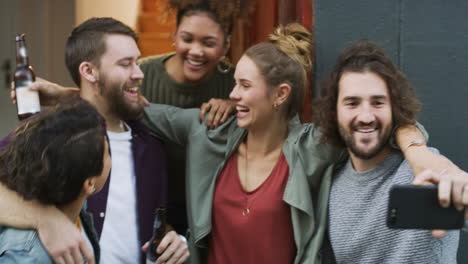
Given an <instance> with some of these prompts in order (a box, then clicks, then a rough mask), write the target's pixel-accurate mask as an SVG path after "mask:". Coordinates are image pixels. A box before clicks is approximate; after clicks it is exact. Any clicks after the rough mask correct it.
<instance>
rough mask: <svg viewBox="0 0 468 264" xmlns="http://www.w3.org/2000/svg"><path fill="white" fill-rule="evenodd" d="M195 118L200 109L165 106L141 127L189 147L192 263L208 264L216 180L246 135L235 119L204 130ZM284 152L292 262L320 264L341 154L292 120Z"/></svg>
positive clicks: (152, 109) (150, 111)
mask: <svg viewBox="0 0 468 264" xmlns="http://www.w3.org/2000/svg"><path fill="white" fill-rule="evenodd" d="M198 114H199V109H186V110H183V109H180V108H176V107H172V106H167V105H156V104H152V105H151V106H149V107H146V108H145V116H146V118H145V119H146V121H145V122H146V123H147V126H148V127H149V128H150V131H151V133H153V134H154V135H156V136H158V137H160V138H162V139H163V140H169V141H172V142H174V143H176V144H178V145H180V146H181V147H186V148H187V171H186V175H187V179H186V191H187V207H188V209H187V210H188V218H189V219H188V222H189V227H190V229H191V234H190V238H189V246H190V254H191V260H192V262H191V263H193V264H199V263H200V264H201V263H206V256H207V246H208V240H209V234H210V232H211V210H212V203H213V193H214V189H215V182H216V178H217V177H218V175H219V174H220V173H221V171H222V169H223V168H224V166H225V163H226V161H227V160H228V159H229V157H230V156H231V155H232V154H233V153H234V152H235V151H236V150H237V148H238V146H239V144H240V143H241V142H242V139H243V138H244V136H245V135H246V130H245V129H242V128H239V127H238V126H237V119H236V117H234V116H233V117H231V118H229V119H228V121H227V122H226V123H224V124H223V125H221V126H220V127H218V128H217V129H214V130H208V129H207V128H206V126H205V125H204V124H201V123H200V121H199V119H198ZM283 153H284V155H285V157H286V160H287V162H288V165H289V179H288V182H287V185H286V189H285V192H284V196H283V200H284V201H285V202H286V203H287V204H289V205H290V207H291V218H292V219H291V220H292V224H293V231H294V241H295V243H296V248H297V254H296V257H295V260H294V263H308V264H310V263H319V262H320V247H321V244H322V239H323V237H324V235H325V228H326V221H327V205H328V194H329V191H330V185H331V177H332V173H333V169H334V167H333V166H334V165H333V164H334V163H335V162H336V161H337V160H338V159H339V158H340V157H341V156H342V151H339V150H336V149H335V150H334V149H332V148H331V147H330V146H327V145H324V144H321V143H320V133H319V132H318V129H316V128H315V127H314V126H313V125H312V124H304V125H302V124H300V123H299V121H298V119H297V118H296V119H294V120H293V121H291V122H290V124H289V134H288V138H287V139H286V141H285V143H284V145H283ZM278 228H281V227H278ZM278 243H281V241H278Z"/></svg>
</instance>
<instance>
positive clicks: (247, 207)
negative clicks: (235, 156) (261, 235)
mask: <svg viewBox="0 0 468 264" xmlns="http://www.w3.org/2000/svg"><path fill="white" fill-rule="evenodd" d="M280 146H282V144H280ZM280 149H281V148H280ZM248 153H249V151H248V148H247V142H245V160H244V162H245V164H244V175H245V176H244V177H245V185H246V186H249V182H248V178H249V177H248V173H247V172H248V168H249V163H248V160H249V155H248ZM280 155H281V151H280ZM278 159H279V156H278ZM278 159H276V163H277V162H278ZM276 163H275V164H274V165H273V168H272V169H271V171H270V174H269V175H268V177H267V178H266V179H265V180H264V181H263V182H262V183H261V184H260V185H259V186H257V188H259V187H260V186H261V185H262V184H263V183H264V182H265V181H267V180H268V178H269V177H270V175H271V173H272V172H273V170H274V169H275V167H276ZM257 188H256V189H257ZM263 189H264V188H263ZM261 191H263V190H261ZM261 191H260V190H259V193H255V196H253V197H252V199H251V200H250V203H249V198H248V195H246V196H245V206H244V208H243V209H242V215H243V216H247V215H249V214H250V208H251V207H252V206H253V203H254V202H255V200H256V199H257V197H258V196H261V194H262V192H261Z"/></svg>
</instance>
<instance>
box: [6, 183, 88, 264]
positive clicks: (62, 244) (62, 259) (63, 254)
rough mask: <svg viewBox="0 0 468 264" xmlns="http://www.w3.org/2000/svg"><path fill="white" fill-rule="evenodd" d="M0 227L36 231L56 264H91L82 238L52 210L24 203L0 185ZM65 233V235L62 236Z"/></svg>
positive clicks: (48, 207)
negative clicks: (0, 225) (84, 262)
mask: <svg viewBox="0 0 468 264" xmlns="http://www.w3.org/2000/svg"><path fill="white" fill-rule="evenodd" d="M0 211H1V212H8V213H2V214H0V224H2V225H7V226H12V227H16V228H32V229H37V230H38V233H39V238H40V239H41V241H42V244H43V245H44V247H45V248H46V249H47V251H48V252H49V254H50V255H51V257H52V259H53V260H54V262H56V263H83V258H84V259H86V260H87V261H88V263H95V261H94V256H93V252H92V251H91V249H90V248H89V247H88V245H87V243H86V241H85V239H84V237H83V236H82V235H81V233H80V232H79V231H78V229H77V228H76V227H75V226H74V225H73V223H71V222H70V220H69V219H68V218H67V217H66V216H65V215H64V214H63V213H62V212H61V211H59V210H58V209H57V208H56V207H54V206H44V205H42V204H40V203H38V202H36V201H25V200H24V199H22V198H21V197H20V196H19V195H18V194H17V193H16V192H14V191H12V190H10V189H8V188H7V187H6V186H5V185H3V184H0ZM64 234H66V235H64Z"/></svg>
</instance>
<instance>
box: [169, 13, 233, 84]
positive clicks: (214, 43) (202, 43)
mask: <svg viewBox="0 0 468 264" xmlns="http://www.w3.org/2000/svg"><path fill="white" fill-rule="evenodd" d="M228 42H229V41H226V40H225V35H224V33H223V30H222V28H221V26H220V25H219V24H218V23H217V22H215V21H214V20H213V19H212V18H210V17H209V16H208V15H207V14H204V13H201V12H198V13H195V14H192V15H190V16H184V17H183V18H182V20H181V22H180V24H179V26H178V28H177V31H176V33H175V35H174V44H175V51H176V55H175V59H177V61H178V64H179V65H182V71H181V74H180V75H181V76H179V78H175V79H179V80H181V81H182V82H184V83H196V82H200V81H203V80H206V79H207V78H208V77H209V75H210V74H211V72H212V71H213V70H215V68H216V66H217V64H218V62H219V60H220V59H221V57H222V56H224V55H225V53H226V51H227V49H228V48H229V47H228V46H229V44H228Z"/></svg>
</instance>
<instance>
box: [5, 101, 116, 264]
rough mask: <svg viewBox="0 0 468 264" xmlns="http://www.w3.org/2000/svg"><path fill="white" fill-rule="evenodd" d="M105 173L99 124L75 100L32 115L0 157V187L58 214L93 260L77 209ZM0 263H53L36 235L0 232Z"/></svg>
mask: <svg viewBox="0 0 468 264" xmlns="http://www.w3.org/2000/svg"><path fill="white" fill-rule="evenodd" d="M110 167H111V162H110V156H109V147H108V143H107V140H106V134H105V123H104V119H103V118H102V117H101V116H100V115H99V114H98V112H97V111H96V109H95V108H94V107H93V106H91V105H90V104H89V103H87V102H85V101H81V100H80V101H74V102H69V103H65V104H63V105H62V106H59V107H57V108H56V109H54V110H52V111H50V112H47V113H44V114H40V115H37V116H35V117H34V118H32V119H30V120H28V121H26V122H24V123H22V124H21V125H20V126H19V127H18V128H17V129H16V130H15V131H14V132H13V134H12V135H11V141H10V143H9V144H8V145H7V146H5V149H4V150H3V151H2V153H1V154H0V182H1V183H2V184H4V185H6V186H8V187H9V188H10V189H11V190H13V191H16V192H17V193H18V194H20V195H21V196H22V197H23V198H24V199H25V200H35V201H39V202H41V203H42V204H44V205H53V206H56V207H57V208H59V209H60V210H61V211H62V212H63V213H64V214H65V215H67V216H68V217H69V219H70V221H72V222H75V223H76V226H77V228H78V229H80V230H81V231H82V234H83V236H85V237H86V238H87V241H89V243H91V245H92V246H93V247H92V248H93V249H94V251H95V256H96V260H99V246H98V240H97V236H96V234H95V231H94V228H93V226H92V223H91V218H90V216H89V215H88V214H87V213H85V212H84V211H82V207H83V203H84V201H85V200H86V198H87V197H88V196H90V195H92V194H94V193H96V192H97V191H99V190H100V189H101V188H102V187H103V186H104V183H105V182H106V180H107V177H108V174H109V171H110ZM70 257H71V256H70ZM4 261H5V262H6V263H10V262H14V263H53V261H52V259H51V258H50V256H49V255H48V253H47V251H46V250H45V248H44V247H43V245H42V243H41V241H40V240H39V236H38V235H37V231H36V230H32V229H16V228H12V227H7V226H0V262H1V263H4ZM96 262H97V261H96Z"/></svg>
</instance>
